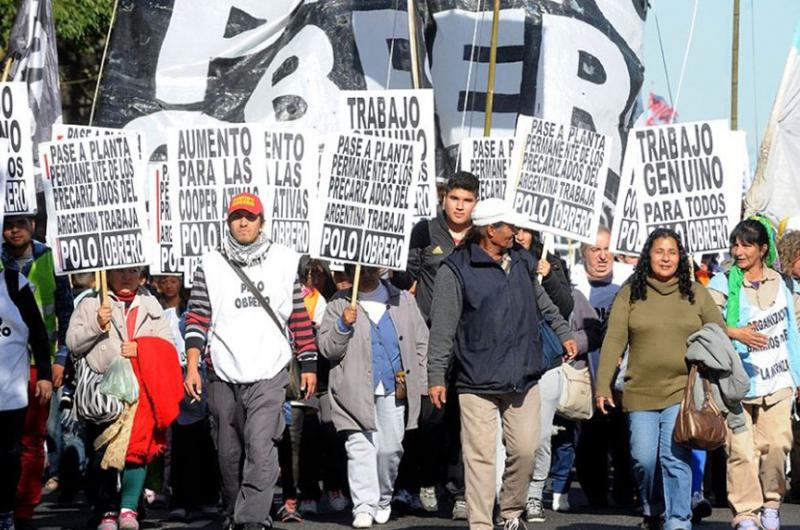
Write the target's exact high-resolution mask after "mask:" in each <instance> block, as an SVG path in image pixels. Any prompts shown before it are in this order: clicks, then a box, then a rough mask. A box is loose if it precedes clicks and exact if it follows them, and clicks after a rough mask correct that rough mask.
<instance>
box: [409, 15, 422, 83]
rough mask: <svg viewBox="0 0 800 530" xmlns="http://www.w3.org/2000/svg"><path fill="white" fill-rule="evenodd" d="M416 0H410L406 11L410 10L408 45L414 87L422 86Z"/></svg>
mask: <svg viewBox="0 0 800 530" xmlns="http://www.w3.org/2000/svg"><path fill="white" fill-rule="evenodd" d="M414 2H415V0H408V4H407V8H406V11H407V12H408V46H409V55H410V56H411V85H412V87H413V88H415V89H418V88H420V80H419V78H420V70H419V63H420V60H419V47H418V46H417V6H416V4H415V3H414Z"/></svg>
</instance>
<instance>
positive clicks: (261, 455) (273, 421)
mask: <svg viewBox="0 0 800 530" xmlns="http://www.w3.org/2000/svg"><path fill="white" fill-rule="evenodd" d="M287 374H288V372H287V371H286V370H282V371H281V372H280V373H279V374H278V375H276V376H275V377H273V378H272V379H268V380H264V381H257V382H255V383H248V384H232V383H225V382H223V381H218V380H212V381H209V383H208V409H209V411H210V412H211V415H212V416H213V417H214V421H215V423H216V425H217V432H216V442H217V453H218V458H219V469H220V474H221V476H222V500H223V501H224V503H225V512H226V514H227V516H228V517H229V518H230V520H232V521H233V522H234V523H235V524H243V523H261V524H266V525H268V526H269V525H270V524H271V523H272V521H271V519H270V516H269V510H270V507H271V506H272V495H273V492H274V489H275V484H276V482H277V480H278V440H279V439H280V437H281V435H282V434H283V429H284V418H283V411H282V407H283V402H284V400H285V397H286V390H285V387H286V385H287V383H288V382H289V377H288V375H287Z"/></svg>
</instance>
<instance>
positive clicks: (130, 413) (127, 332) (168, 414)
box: [67, 267, 183, 530]
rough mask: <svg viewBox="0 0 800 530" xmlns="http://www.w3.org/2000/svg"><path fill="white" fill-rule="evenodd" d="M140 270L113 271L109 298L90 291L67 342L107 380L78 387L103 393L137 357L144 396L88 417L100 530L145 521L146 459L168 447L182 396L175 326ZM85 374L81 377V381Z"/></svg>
mask: <svg viewBox="0 0 800 530" xmlns="http://www.w3.org/2000/svg"><path fill="white" fill-rule="evenodd" d="M140 273H141V269H140V268H139V267H128V268H125V269H115V270H110V271H108V287H109V291H110V292H109V294H108V298H107V300H106V301H105V302H103V301H102V300H101V299H100V297H97V296H94V297H87V298H84V299H83V300H82V301H81V303H80V304H78V307H76V308H75V312H74V313H73V315H72V319H71V320H70V324H69V329H68V330H67V346H68V347H69V349H70V351H71V352H72V354H73V356H74V357H75V359H76V361H77V362H78V363H82V364H81V368H80V370H89V371H90V372H91V373H93V374H102V377H101V378H95V379H94V380H99V381H100V382H99V384H98V385H97V386H96V388H91V389H86V388H84V389H80V388H78V389H76V392H77V393H78V394H81V393H89V394H92V393H95V394H96V393H101V392H103V390H102V389H103V388H104V382H103V379H104V378H107V377H108V375H109V374H111V373H112V372H113V371H116V370H118V369H119V366H118V365H117V366H116V367H115V364H116V363H120V362H122V363H130V369H131V370H132V371H133V373H134V375H135V381H136V384H135V386H136V387H137V392H136V393H137V396H136V397H135V399H132V400H130V401H129V402H126V403H125V405H124V408H123V410H122V412H121V414H119V415H118V417H116V418H103V419H102V420H98V419H97V418H86V419H87V423H86V433H87V438H88V442H89V445H88V447H87V452H89V453H90V454H91V459H90V462H89V471H88V474H89V481H88V483H89V484H90V488H89V489H90V491H88V492H87V496H88V497H89V500H90V502H91V503H92V504H93V509H94V519H95V520H96V522H97V524H98V526H97V528H98V530H117V528H120V529H131V530H136V529H138V528H139V522H138V514H137V512H136V510H137V507H138V504H139V497H140V496H141V494H142V489H143V487H144V481H145V475H146V470H147V464H148V463H149V462H150V461H151V460H152V459H153V458H154V457H155V456H156V455H157V454H158V453H159V452H160V451H162V450H163V449H164V447H165V446H166V429H167V427H169V425H170V424H171V423H172V421H174V420H175V418H177V416H178V412H179V409H178V406H179V403H180V401H181V399H182V397H183V383H182V379H183V378H182V375H181V368H180V364H179V363H178V354H177V351H176V350H175V345H174V343H173V336H172V330H171V329H170V325H169V323H168V321H167V319H166V318H164V313H163V310H162V309H161V305H160V303H159V302H158V300H157V299H156V298H155V297H154V296H152V295H150V294H149V292H148V291H147V290H146V289H144V288H142V287H140V286H139V277H140ZM124 369H125V370H127V369H128V368H127V367H125V368H124ZM82 381H83V382H84V383H82ZM86 381H88V379H85V378H81V377H79V378H78V385H79V386H80V385H81V384H85V382H86ZM106 382H107V381H106ZM78 410H79V413H80V411H81V407H80V406H79V407H78ZM119 471H121V472H122V474H121V477H120V480H119V482H120V484H121V488H120V491H117V481H118V472H119Z"/></svg>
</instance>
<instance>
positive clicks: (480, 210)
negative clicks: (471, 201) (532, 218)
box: [472, 197, 520, 226]
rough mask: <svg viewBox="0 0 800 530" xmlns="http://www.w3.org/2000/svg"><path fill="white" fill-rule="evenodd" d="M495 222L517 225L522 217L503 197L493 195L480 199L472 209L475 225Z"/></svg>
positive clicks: (487, 224) (486, 224)
mask: <svg viewBox="0 0 800 530" xmlns="http://www.w3.org/2000/svg"><path fill="white" fill-rule="evenodd" d="M495 223H507V224H510V225H514V226H517V225H519V223H520V218H519V216H518V215H517V214H516V213H515V212H514V209H513V208H511V205H510V204H509V203H507V202H506V201H504V200H503V199H498V198H496V197H493V198H491V199H484V200H481V201H478V204H476V205H475V208H474V209H473V210H472V224H474V225H475V226H489V225H492V224H495Z"/></svg>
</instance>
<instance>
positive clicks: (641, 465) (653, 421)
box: [628, 405, 692, 530]
mask: <svg viewBox="0 0 800 530" xmlns="http://www.w3.org/2000/svg"><path fill="white" fill-rule="evenodd" d="M679 409H680V405H673V406H671V407H668V408H665V409H663V410H645V411H636V412H630V413H628V432H629V435H630V440H631V457H632V459H633V473H634V476H635V477H636V482H637V484H638V486H639V494H640V497H641V499H642V507H643V508H644V515H645V516H648V515H649V516H660V515H663V517H664V530H678V529H681V530H690V529H691V528H692V521H691V519H692V491H691V485H692V468H691V460H692V451H691V449H689V448H688V447H687V446H685V445H682V444H677V443H675V442H674V441H673V440H672V431H673V430H674V428H675V419H676V418H677V416H678V410H679Z"/></svg>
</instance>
